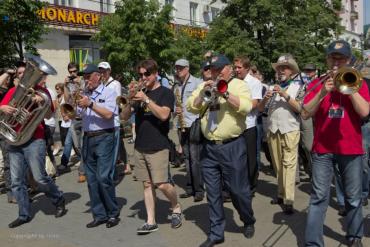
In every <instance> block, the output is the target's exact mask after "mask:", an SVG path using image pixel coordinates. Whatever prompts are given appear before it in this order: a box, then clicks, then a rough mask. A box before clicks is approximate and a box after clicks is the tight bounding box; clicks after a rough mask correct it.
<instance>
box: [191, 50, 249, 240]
mask: <svg viewBox="0 0 370 247" xmlns="http://www.w3.org/2000/svg"><path fill="white" fill-rule="evenodd" d="M210 68H211V75H212V79H211V80H208V81H205V82H203V83H201V84H200V85H199V86H198V88H197V89H196V90H195V91H194V92H193V94H192V95H191V96H190V97H189V99H188V101H187V109H188V111H190V112H193V113H195V114H200V113H203V112H204V111H205V110H206V113H205V115H204V117H203V118H202V119H201V129H202V133H203V135H204V137H205V140H204V142H203V147H202V153H201V161H200V164H201V167H202V174H203V179H204V184H205V186H206V191H207V200H208V206H209V216H210V225H211V229H210V233H209V235H208V238H207V240H206V241H205V242H204V243H202V244H201V245H200V246H201V247H211V246H214V245H216V244H219V243H222V242H224V229H225V214H224V209H223V200H222V182H223V183H224V184H225V187H226V189H227V190H228V191H229V192H230V196H231V200H232V202H233V205H234V206H235V208H236V210H237V211H238V213H239V215H240V219H241V220H242V222H243V223H244V230H243V233H244V236H245V237H246V238H252V237H253V235H254V223H255V221H256V220H255V218H254V216H253V210H252V195H251V191H250V184H249V179H248V176H247V174H248V173H247V167H246V165H245V164H246V163H247V160H246V156H247V153H246V152H247V151H246V145H245V140H244V138H243V132H244V130H245V128H246V124H245V119H246V115H247V113H248V112H249V111H250V110H251V109H252V101H251V95H250V91H249V89H248V88H247V86H246V84H245V82H244V81H242V80H240V79H237V78H233V77H232V75H233V69H232V65H231V62H230V60H229V59H228V58H227V57H226V56H225V55H221V54H220V55H217V56H214V57H212V59H211V64H210ZM221 80H222V81H226V82H227V91H225V92H222V93H220V92H218V91H217V92H215V93H216V98H215V101H213V102H211V103H210V104H209V105H208V104H207V103H206V102H205V100H204V97H203V96H204V91H205V90H209V88H210V87H211V88H213V87H214V84H215V83H217V81H221Z"/></svg>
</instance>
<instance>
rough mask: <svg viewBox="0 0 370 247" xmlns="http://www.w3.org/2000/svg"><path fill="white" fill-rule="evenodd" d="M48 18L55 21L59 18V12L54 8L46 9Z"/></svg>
mask: <svg viewBox="0 0 370 247" xmlns="http://www.w3.org/2000/svg"><path fill="white" fill-rule="evenodd" d="M46 17H47V18H48V19H49V20H51V21H54V20H55V19H56V18H57V10H56V9H53V8H48V9H46Z"/></svg>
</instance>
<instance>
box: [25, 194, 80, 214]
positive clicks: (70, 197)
mask: <svg viewBox="0 0 370 247" xmlns="http://www.w3.org/2000/svg"><path fill="white" fill-rule="evenodd" d="M63 195H64V198H65V200H66V208H67V209H68V204H69V203H71V202H72V201H75V200H78V199H79V198H80V197H81V195H80V194H78V193H74V192H67V193H64V194H63ZM39 211H42V212H43V213H44V214H46V215H54V214H55V206H54V205H53V204H52V202H51V200H50V199H49V198H47V197H46V196H45V195H44V194H42V195H40V196H37V197H34V198H33V202H32V204H31V217H32V218H33V217H35V215H36V214H37V213H38V212H39Z"/></svg>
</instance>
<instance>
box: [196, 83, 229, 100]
mask: <svg viewBox="0 0 370 247" xmlns="http://www.w3.org/2000/svg"><path fill="white" fill-rule="evenodd" d="M227 88H228V85H227V81H225V80H223V79H217V80H216V82H215V83H214V84H213V86H210V87H207V88H206V89H205V90H204V91H203V93H202V98H203V101H204V102H205V103H207V104H209V103H211V102H215V101H216V100H217V98H218V94H224V93H225V92H226V91H227Z"/></svg>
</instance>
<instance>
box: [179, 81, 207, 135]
mask: <svg viewBox="0 0 370 247" xmlns="http://www.w3.org/2000/svg"><path fill="white" fill-rule="evenodd" d="M201 83H202V80H201V79H199V78H196V77H194V76H192V75H190V76H189V79H188V81H187V82H186V84H185V89H183V88H184V85H183V84H182V85H179V86H177V87H178V89H179V90H180V97H181V95H182V99H181V102H182V111H183V115H184V120H185V125H186V127H190V126H191V124H192V123H193V122H194V121H195V119H197V117H198V114H194V113H192V112H189V111H188V110H187V109H186V101H187V100H188V98H189V97H190V96H191V94H192V93H193V92H194V90H196V89H197V87H198V86H199V84H201ZM183 90H184V92H183ZM182 92H183V93H182ZM177 127H178V128H179V127H180V126H177Z"/></svg>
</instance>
